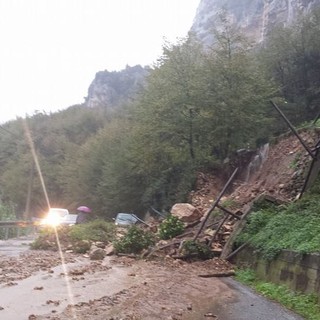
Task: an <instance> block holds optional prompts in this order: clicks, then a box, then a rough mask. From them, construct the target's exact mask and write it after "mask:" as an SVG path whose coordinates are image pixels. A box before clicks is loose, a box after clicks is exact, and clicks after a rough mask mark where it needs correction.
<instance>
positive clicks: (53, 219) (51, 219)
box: [23, 120, 77, 319]
mask: <svg viewBox="0 0 320 320" xmlns="http://www.w3.org/2000/svg"><path fill="white" fill-rule="evenodd" d="M23 124H24V130H25V134H26V137H27V140H28V143H29V146H30V149H31V154H32V157H33V160H34V163H35V165H36V168H37V172H38V174H39V178H40V182H41V186H42V189H43V193H44V196H45V198H46V202H47V205H48V208H51V206H50V201H49V196H48V193H47V188H46V185H45V182H44V179H43V175H42V171H41V168H40V164H39V160H38V157H37V154H36V151H35V147H34V143H33V140H32V137H31V132H30V130H29V127H28V123H27V121H26V120H24V121H23ZM47 222H48V224H50V225H51V226H52V227H53V228H54V233H55V237H56V241H57V244H58V249H59V255H60V259H61V264H62V269H63V273H64V278H65V281H66V285H67V291H68V299H69V304H70V306H71V316H72V319H77V315H76V313H75V308H74V299H73V293H72V288H71V285H70V281H69V276H68V267H67V265H66V263H65V259H64V256H63V252H62V248H61V243H60V239H59V234H58V231H57V225H58V224H59V223H60V217H58V216H57V215H48V217H47Z"/></svg>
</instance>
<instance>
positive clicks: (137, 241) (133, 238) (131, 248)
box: [113, 226, 155, 253]
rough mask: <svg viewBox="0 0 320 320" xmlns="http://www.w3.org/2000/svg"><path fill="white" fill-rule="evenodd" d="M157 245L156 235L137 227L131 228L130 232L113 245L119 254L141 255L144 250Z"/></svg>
mask: <svg viewBox="0 0 320 320" xmlns="http://www.w3.org/2000/svg"><path fill="white" fill-rule="evenodd" d="M154 243H155V239H154V235H153V234H152V233H151V232H148V231H144V230H142V229H140V228H138V227H137V226H132V227H130V228H129V230H128V232H127V233H126V234H125V235H124V236H123V237H122V238H121V239H119V240H116V241H115V242H114V243H113V245H114V248H115V250H116V252H118V253H140V252H141V251H142V250H143V249H147V248H148V247H149V246H151V245H153V244H154Z"/></svg>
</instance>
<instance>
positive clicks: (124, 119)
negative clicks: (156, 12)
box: [0, 12, 320, 218]
mask: <svg viewBox="0 0 320 320" xmlns="http://www.w3.org/2000/svg"><path fill="white" fill-rule="evenodd" d="M220 18H221V20H222V24H221V26H222V27H221V28H220V29H219V30H213V32H214V37H215V39H216V42H215V44H214V45H213V46H212V47H210V48H204V47H203V46H202V44H201V43H199V42H198V41H197V39H196V38H195V37H194V36H193V35H192V34H190V35H189V36H188V37H187V38H186V39H181V40H179V41H177V43H175V44H171V43H165V44H164V47H163V54H162V56H161V57H160V58H159V60H158V61H157V63H156V64H155V65H154V66H153V67H152V68H150V70H149V71H150V72H149V75H148V77H147V78H146V80H145V84H146V85H145V88H144V89H143V91H142V92H140V93H139V98H138V99H136V100H135V101H134V102H132V103H127V102H126V104H125V105H122V106H121V108H119V112H117V111H115V110H113V112H112V116H110V114H108V113H106V112H105V110H104V109H103V108H88V107H86V106H84V105H77V106H73V107H70V108H68V109H67V110H64V111H60V112H58V113H54V114H42V113H37V114H35V115H33V116H32V117H29V118H27V119H25V120H23V119H17V120H15V121H11V122H8V123H6V124H4V125H3V126H1V127H0V129H1V131H0V164H1V165H0V177H1V178H0V197H1V199H0V200H1V201H0V204H2V205H3V206H4V207H6V208H9V207H10V208H14V210H15V212H16V214H17V215H18V216H22V215H23V214H24V213H25V212H27V213H28V214H29V217H30V216H35V215H38V214H41V212H43V211H44V210H45V209H46V208H47V206H48V205H51V206H63V207H67V208H69V209H70V210H71V211H73V210H75V208H76V207H77V206H79V205H80V204H83V205H87V206H90V207H92V208H93V209H94V212H95V213H96V214H97V215H101V216H103V217H105V218H111V217H114V216H115V214H116V213H117V212H120V211H123V212H134V213H136V214H138V215H139V214H141V215H142V214H144V213H145V211H146V210H147V209H148V208H149V207H150V206H153V207H155V208H156V209H158V210H168V209H169V208H170V206H172V204H173V203H175V202H178V201H186V200H187V196H188V193H189V192H190V191H191V190H192V188H193V186H194V182H195V177H196V173H197V172H198V171H199V170H213V169H217V168H222V166H223V164H224V163H226V162H227V161H226V160H227V159H228V157H229V156H230V154H231V153H232V152H234V151H235V150H237V149H240V148H247V147H250V148H255V147H257V146H259V143H260V141H262V140H266V139H268V138H269V137H270V136H271V135H272V134H274V133H279V132H281V131H282V130H283V129H284V125H283V122H282V120H281V119H279V117H278V115H277V114H276V112H274V110H273V109H272V106H271V104H270V102H269V100H270V99H276V101H277V102H278V103H279V105H280V106H281V108H283V111H284V112H285V113H286V114H287V115H288V116H289V118H290V119H291V120H292V121H293V122H294V123H295V124H298V123H301V122H303V121H306V120H310V119H312V118H313V117H315V116H316V114H317V113H318V109H319V108H318V103H319V94H320V93H319V86H320V83H319V81H320V80H319V77H318V75H319V71H320V39H319V34H320V33H319V30H318V29H319V26H320V21H319V20H320V13H319V12H313V13H312V14H311V15H310V16H308V17H301V18H300V19H299V20H298V21H297V22H296V24H295V25H293V26H290V27H276V28H275V29H274V31H273V32H272V33H271V34H270V35H269V37H268V38H267V39H266V41H265V42H264V44H263V46H262V47H261V48H258V47H257V46H252V44H251V43H250V41H249V39H246V37H245V36H244V35H242V34H240V33H239V32H238V31H237V30H235V29H234V27H233V25H232V24H230V23H229V21H228V20H227V19H226V18H225V17H224V16H223V15H222V16H221V17H220ZM123 76H124V75H123ZM108 77H109V78H110V77H112V74H111V73H110V74H108ZM121 79H122V78H121ZM111 80H112V79H109V80H108V81H111ZM116 80H117V79H115V80H114V81H116ZM122 80H123V79H122ZM112 81H113V80H112ZM125 83H126V84H127V82H125ZM126 89H128V88H127V87H126ZM129 89H130V88H129ZM129 89H128V90H129ZM120 100H121V99H120ZM120 100H119V101H120ZM106 114H108V117H107V116H106ZM28 136H29V137H30V138H29V139H28V138H27V137H28ZM32 148H33V149H34V154H36V155H37V161H38V163H39V168H40V169H41V174H42V179H43V182H44V184H45V189H44V188H43V186H42V183H41V179H40V175H39V172H38V170H37V169H38V167H37V165H36V162H35V160H34V157H33V153H32V152H31V150H32ZM45 194H47V195H48V201H47V198H46V196H45ZM48 202H49V203H48Z"/></svg>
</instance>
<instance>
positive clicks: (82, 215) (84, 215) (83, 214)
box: [76, 206, 91, 224]
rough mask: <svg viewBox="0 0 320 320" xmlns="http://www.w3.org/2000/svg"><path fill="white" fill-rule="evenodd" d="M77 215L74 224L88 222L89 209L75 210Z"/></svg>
mask: <svg viewBox="0 0 320 320" xmlns="http://www.w3.org/2000/svg"><path fill="white" fill-rule="evenodd" d="M77 211H78V215H77V219H76V224H81V223H86V222H88V221H89V220H90V216H89V214H90V212H91V209H90V208H88V207H86V206H80V207H78V208H77Z"/></svg>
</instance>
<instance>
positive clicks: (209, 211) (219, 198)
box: [193, 168, 239, 241]
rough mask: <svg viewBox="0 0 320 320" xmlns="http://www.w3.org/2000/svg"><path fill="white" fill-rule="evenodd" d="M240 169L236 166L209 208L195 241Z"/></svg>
mask: <svg viewBox="0 0 320 320" xmlns="http://www.w3.org/2000/svg"><path fill="white" fill-rule="evenodd" d="M238 169H239V168H236V169H235V170H234V172H233V174H232V175H231V177H230V178H229V180H228V181H227V183H226V184H225V186H224V187H223V189H222V190H221V192H220V194H219V196H218V198H217V199H216V201H215V202H214V203H213V205H212V206H211V208H209V209H208V210H207V212H206V214H205V218H204V219H203V221H202V223H201V225H200V228H199V230H198V232H197V233H196V235H195V236H194V238H193V241H195V240H196V239H197V238H198V237H199V235H200V233H201V231H202V230H203V228H204V226H205V224H206V222H207V220H208V218H209V216H210V213H211V212H212V211H213V210H214V209H215V207H216V206H217V205H218V203H219V201H220V200H221V198H222V197H223V195H224V193H225V192H226V190H227V188H228V187H229V185H230V183H231V182H232V180H233V178H234V177H235V175H236V173H237V172H238Z"/></svg>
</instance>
